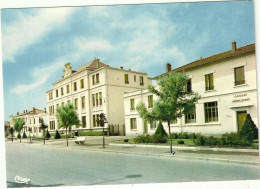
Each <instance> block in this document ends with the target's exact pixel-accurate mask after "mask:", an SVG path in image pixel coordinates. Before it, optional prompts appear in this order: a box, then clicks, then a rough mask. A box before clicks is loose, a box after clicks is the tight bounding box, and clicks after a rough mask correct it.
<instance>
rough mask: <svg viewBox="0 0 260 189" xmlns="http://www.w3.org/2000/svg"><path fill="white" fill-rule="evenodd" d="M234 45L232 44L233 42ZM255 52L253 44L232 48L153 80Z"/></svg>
mask: <svg viewBox="0 0 260 189" xmlns="http://www.w3.org/2000/svg"><path fill="white" fill-rule="evenodd" d="M233 43H234V42H233ZM252 52H255V43H253V44H250V45H246V46H243V47H240V48H235V49H234V48H233V49H232V50H229V51H226V52H223V53H220V54H216V55H213V56H210V57H207V58H202V59H200V60H197V61H194V62H191V63H189V64H186V65H184V66H181V67H178V68H176V69H174V70H171V71H170V72H167V73H164V74H161V75H159V76H157V77H155V78H154V79H158V78H159V77H162V76H164V75H166V74H168V73H174V72H180V71H187V70H190V69H194V68H197V67H200V66H204V65H207V64H212V63H216V62H218V61H219V62H220V61H221V60H224V59H227V58H233V57H237V56H241V55H244V54H247V53H252Z"/></svg>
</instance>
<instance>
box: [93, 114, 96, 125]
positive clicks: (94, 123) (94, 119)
mask: <svg viewBox="0 0 260 189" xmlns="http://www.w3.org/2000/svg"><path fill="white" fill-rule="evenodd" d="M93 127H96V116H95V115H93Z"/></svg>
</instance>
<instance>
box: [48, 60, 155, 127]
mask: <svg viewBox="0 0 260 189" xmlns="http://www.w3.org/2000/svg"><path fill="white" fill-rule="evenodd" d="M148 84H151V79H150V78H148V76H147V74H146V73H142V72H135V71H132V70H130V69H129V70H125V69H123V67H121V68H113V67H110V66H108V65H106V64H104V63H102V62H100V60H99V59H96V58H95V59H94V60H93V61H91V62H90V63H88V64H86V65H83V66H81V67H80V68H79V69H77V70H76V71H73V70H72V67H71V65H70V63H67V64H65V69H64V76H63V77H62V78H61V79H60V80H58V81H56V82H54V83H53V88H52V89H51V90H49V91H47V92H46V94H47V107H48V110H49V114H48V123H49V124H48V125H49V131H55V130H56V129H58V125H57V124H58V123H57V119H56V116H55V111H56V108H57V107H58V106H61V105H64V104H66V103H67V102H71V103H72V104H73V105H74V106H75V108H76V110H77V113H78V116H79V119H80V120H81V126H80V127H79V128H77V130H86V131H87V130H99V129H101V128H102V127H100V125H99V124H98V122H97V120H99V114H100V113H104V114H105V115H106V117H107V120H108V124H111V125H112V124H113V125H120V126H123V125H124V121H125V119H124V100H123V96H124V93H125V92H132V91H136V90H141V89H146V88H147V86H148ZM106 127H107V125H106ZM74 129H76V127H75V126H74V127H73V128H72V130H74Z"/></svg>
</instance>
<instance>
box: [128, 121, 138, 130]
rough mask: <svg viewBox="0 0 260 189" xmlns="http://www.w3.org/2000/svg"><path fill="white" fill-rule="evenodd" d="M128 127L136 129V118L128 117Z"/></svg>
mask: <svg viewBox="0 0 260 189" xmlns="http://www.w3.org/2000/svg"><path fill="white" fill-rule="evenodd" d="M130 128H131V129H136V128H137V127H136V118H130Z"/></svg>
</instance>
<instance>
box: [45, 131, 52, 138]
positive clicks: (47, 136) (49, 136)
mask: <svg viewBox="0 0 260 189" xmlns="http://www.w3.org/2000/svg"><path fill="white" fill-rule="evenodd" d="M45 138H47V139H49V138H51V135H50V133H49V131H48V130H47V132H46V135H45Z"/></svg>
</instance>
